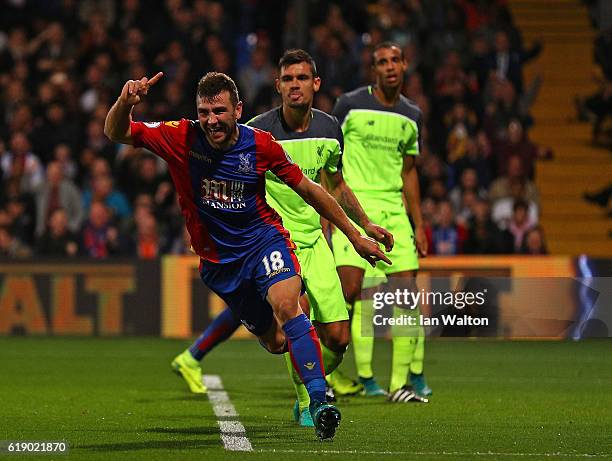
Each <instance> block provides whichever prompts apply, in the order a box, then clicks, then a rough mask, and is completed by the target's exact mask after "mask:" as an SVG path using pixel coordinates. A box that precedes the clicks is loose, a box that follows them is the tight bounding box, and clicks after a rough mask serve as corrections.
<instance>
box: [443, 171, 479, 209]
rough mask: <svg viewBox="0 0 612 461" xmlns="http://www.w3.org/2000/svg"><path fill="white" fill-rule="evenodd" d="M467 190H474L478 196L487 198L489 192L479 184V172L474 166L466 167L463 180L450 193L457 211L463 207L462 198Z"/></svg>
mask: <svg viewBox="0 0 612 461" xmlns="http://www.w3.org/2000/svg"><path fill="white" fill-rule="evenodd" d="M466 192H472V193H473V194H474V195H475V196H476V197H479V198H485V197H486V195H487V192H486V190H485V189H483V188H482V187H480V185H479V184H478V174H477V173H476V170H474V169H472V168H466V169H465V170H463V172H462V173H461V181H460V183H459V185H457V186H455V187H454V188H453V189H452V190H451V191H450V194H449V199H450V201H451V203H452V204H453V208H454V209H455V211H457V212H458V211H459V210H460V209H461V208H462V198H463V195H464V194H465V193H466Z"/></svg>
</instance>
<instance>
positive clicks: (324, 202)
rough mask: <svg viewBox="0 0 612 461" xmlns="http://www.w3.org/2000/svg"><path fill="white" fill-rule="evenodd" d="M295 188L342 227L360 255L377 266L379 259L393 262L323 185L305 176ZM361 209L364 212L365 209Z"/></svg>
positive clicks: (337, 225)
mask: <svg viewBox="0 0 612 461" xmlns="http://www.w3.org/2000/svg"><path fill="white" fill-rule="evenodd" d="M293 189H294V190H295V191H296V192H297V193H298V194H299V195H300V197H302V198H303V199H304V201H305V202H306V203H308V204H309V205H310V206H312V207H313V208H314V209H315V210H317V212H318V213H319V214H320V215H321V216H323V217H324V218H325V219H327V220H328V221H330V222H331V223H332V224H334V225H335V226H336V227H337V228H338V229H340V231H342V232H343V233H344V234H345V235H346V236H347V237H348V239H349V241H350V242H351V244H352V245H353V247H354V248H355V251H357V253H358V254H359V256H361V257H362V258H364V259H365V260H367V261H368V262H369V263H370V264H371V265H372V266H375V265H376V261H379V260H382V261H384V262H386V263H387V264H391V261H390V260H389V258H387V257H386V256H385V254H384V253H383V252H382V251H381V250H380V248H379V247H378V244H377V243H376V241H375V240H374V239H372V238H370V237H366V236H364V235H361V234H360V233H359V231H358V230H357V229H356V228H355V226H353V225H352V224H351V222H350V220H349V219H348V216H347V215H346V213H344V211H342V208H340V205H339V204H338V202H337V201H336V200H335V199H334V198H333V197H332V196H331V195H329V194H328V193H327V192H326V191H325V189H323V187H321V186H320V185H319V184H317V183H315V182H313V181H311V180H310V179H308V178H307V177H305V176H304V177H303V179H302V180H301V181H300V182H299V184H297V186H294V187H293ZM361 211H362V212H363V209H362V210H361ZM364 214H365V213H364Z"/></svg>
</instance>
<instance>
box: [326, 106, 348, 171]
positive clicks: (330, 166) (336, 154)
mask: <svg viewBox="0 0 612 461" xmlns="http://www.w3.org/2000/svg"><path fill="white" fill-rule="evenodd" d="M334 118H335V117H334ZM334 130H335V136H334V138H335V139H336V141H338V143H337V144H336V145H335V146H334V150H333V151H332V152H330V155H329V158H328V159H327V162H326V163H325V170H326V171H328V172H329V173H331V174H335V173H337V172H338V171H339V170H341V169H342V151H343V149H344V136H342V128H340V125H339V124H338V121H337V120H335V123H334Z"/></svg>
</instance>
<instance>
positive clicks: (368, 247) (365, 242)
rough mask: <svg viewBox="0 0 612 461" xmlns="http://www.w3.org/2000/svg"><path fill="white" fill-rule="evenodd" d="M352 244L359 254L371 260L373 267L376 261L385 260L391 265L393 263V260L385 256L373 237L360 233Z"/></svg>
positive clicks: (368, 260)
mask: <svg viewBox="0 0 612 461" xmlns="http://www.w3.org/2000/svg"><path fill="white" fill-rule="evenodd" d="M352 244H353V248H355V251H356V252H357V254H358V255H359V256H361V257H362V258H363V259H365V260H366V261H367V262H369V263H370V265H371V266H372V267H374V266H376V261H384V262H386V263H387V264H389V265H391V264H392V263H391V260H390V259H389V258H387V257H386V256H385V254H384V253H383V252H382V250H381V249H380V247H379V246H378V243H377V242H376V240H374V239H373V238H371V237H366V236H365V235H360V236H359V237H357V239H355V240H354V241H353V242H352Z"/></svg>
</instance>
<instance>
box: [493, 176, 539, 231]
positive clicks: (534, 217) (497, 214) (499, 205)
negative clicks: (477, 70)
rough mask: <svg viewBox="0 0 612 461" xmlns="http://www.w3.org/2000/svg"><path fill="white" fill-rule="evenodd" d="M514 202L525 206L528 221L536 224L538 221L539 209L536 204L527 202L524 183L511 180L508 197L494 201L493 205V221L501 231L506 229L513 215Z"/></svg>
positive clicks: (531, 201)
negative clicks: (523, 203) (519, 202)
mask: <svg viewBox="0 0 612 461" xmlns="http://www.w3.org/2000/svg"><path fill="white" fill-rule="evenodd" d="M516 201H521V202H525V203H526V204H527V210H528V212H527V214H528V217H529V221H530V222H531V223H532V224H536V223H537V222H538V220H539V209H538V205H537V203H536V202H534V201H533V200H529V198H528V197H527V191H526V189H525V182H523V181H521V180H518V179H517V180H513V181H512V182H511V183H510V196H509V197H504V198H501V199H499V200H496V201H495V203H494V204H493V212H492V214H493V221H495V223H496V224H497V225H498V226H499V227H500V228H502V229H507V228H508V225H509V223H510V221H511V220H512V216H513V214H514V211H513V210H514V204H515V202H516Z"/></svg>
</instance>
